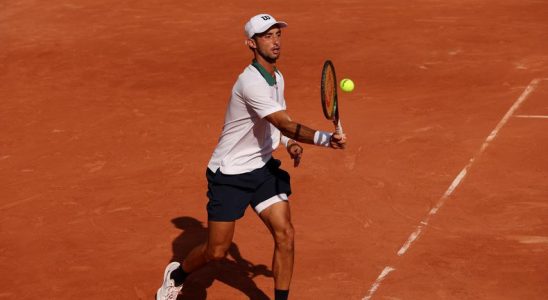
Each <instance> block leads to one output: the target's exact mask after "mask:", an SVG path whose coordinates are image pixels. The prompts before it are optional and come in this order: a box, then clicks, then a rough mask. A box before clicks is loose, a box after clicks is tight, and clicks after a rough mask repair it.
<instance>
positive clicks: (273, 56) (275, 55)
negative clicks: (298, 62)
mask: <svg viewBox="0 0 548 300" xmlns="http://www.w3.org/2000/svg"><path fill="white" fill-rule="evenodd" d="M280 54H281V53H280V51H279V50H278V51H272V53H270V55H269V56H270V59H278V58H279V57H280Z"/></svg>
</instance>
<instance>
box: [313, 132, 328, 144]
mask: <svg viewBox="0 0 548 300" xmlns="http://www.w3.org/2000/svg"><path fill="white" fill-rule="evenodd" d="M329 141H331V133H330V132H325V131H319V130H318V131H316V133H314V144H316V145H318V146H324V147H329Z"/></svg>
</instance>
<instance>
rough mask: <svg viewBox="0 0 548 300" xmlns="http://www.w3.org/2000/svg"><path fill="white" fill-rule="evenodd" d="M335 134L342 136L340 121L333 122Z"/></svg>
mask: <svg viewBox="0 0 548 300" xmlns="http://www.w3.org/2000/svg"><path fill="white" fill-rule="evenodd" d="M335 133H337V134H340V135H343V134H344V132H343V128H342V125H341V120H336V121H335Z"/></svg>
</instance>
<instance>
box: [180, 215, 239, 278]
mask: <svg viewBox="0 0 548 300" xmlns="http://www.w3.org/2000/svg"><path fill="white" fill-rule="evenodd" d="M235 227H236V222H235V221H230V222H217V221H209V222H208V226H207V231H208V237H207V242H205V243H204V244H202V245H199V246H197V247H196V248H194V249H192V251H190V253H189V254H188V256H187V257H186V258H185V260H184V261H183V265H182V268H183V271H185V272H187V273H190V272H193V271H195V270H197V269H199V268H200V267H202V266H203V265H205V264H206V263H208V262H210V261H212V260H220V259H223V258H224V257H225V256H226V252H227V251H228V248H230V244H232V238H233V237H234V228H235Z"/></svg>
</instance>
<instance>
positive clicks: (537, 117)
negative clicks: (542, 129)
mask: <svg viewBox="0 0 548 300" xmlns="http://www.w3.org/2000/svg"><path fill="white" fill-rule="evenodd" d="M515 117H516V118H530V119H548V116H544V115H516V116H515Z"/></svg>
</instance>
